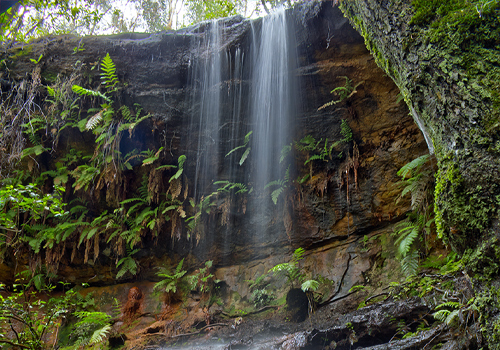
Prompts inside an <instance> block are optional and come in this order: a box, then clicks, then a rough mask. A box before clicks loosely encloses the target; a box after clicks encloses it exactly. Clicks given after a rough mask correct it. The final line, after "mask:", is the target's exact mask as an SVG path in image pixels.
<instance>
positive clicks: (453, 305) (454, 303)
mask: <svg viewBox="0 0 500 350" xmlns="http://www.w3.org/2000/svg"><path fill="white" fill-rule="evenodd" d="M462 306H463V304H462V303H459V302H457V301H446V302H444V303H442V304H439V305H438V306H436V310H437V309H442V308H445V307H447V308H450V309H460V308H461V307H462Z"/></svg>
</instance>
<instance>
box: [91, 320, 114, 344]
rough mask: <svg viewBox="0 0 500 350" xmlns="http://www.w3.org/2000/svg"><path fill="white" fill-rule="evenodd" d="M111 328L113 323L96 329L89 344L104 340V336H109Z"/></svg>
mask: <svg viewBox="0 0 500 350" xmlns="http://www.w3.org/2000/svg"><path fill="white" fill-rule="evenodd" d="M110 330H111V325H109V324H107V325H105V326H104V327H102V328H99V329H96V330H95V331H94V333H93V334H92V337H90V341H89V345H93V344H97V343H100V342H102V340H103V339H104V338H106V337H107V335H108V332H109V331H110Z"/></svg>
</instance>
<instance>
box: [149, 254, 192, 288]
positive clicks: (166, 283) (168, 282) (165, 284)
mask: <svg viewBox="0 0 500 350" xmlns="http://www.w3.org/2000/svg"><path fill="white" fill-rule="evenodd" d="M183 263H184V259H182V260H181V261H180V262H179V264H178V265H177V267H176V268H175V271H174V273H173V274H172V273H171V272H170V269H169V268H166V267H160V268H159V269H160V272H158V273H157V274H156V275H157V276H158V277H162V278H163V280H162V281H160V282H158V283H156V284H155V285H154V287H153V291H159V290H162V291H164V292H166V293H169V292H172V293H176V292H177V287H178V284H179V282H180V279H181V278H182V277H183V276H184V275H185V274H186V272H187V271H186V270H183V269H182V264H183Z"/></svg>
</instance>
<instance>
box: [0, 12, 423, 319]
mask: <svg viewBox="0 0 500 350" xmlns="http://www.w3.org/2000/svg"><path fill="white" fill-rule="evenodd" d="M315 6H316V7H315V8H308V7H307V8H305V9H302V8H300V7H298V8H296V9H295V10H293V11H290V13H289V15H290V16H291V18H292V21H293V22H294V26H293V28H294V34H295V38H296V39H295V40H296V42H295V48H296V50H297V52H298V60H297V66H296V68H294V72H293V75H294V76H295V77H296V78H297V80H298V81H299V86H300V90H299V95H300V98H301V99H300V101H301V103H300V105H301V106H300V108H299V109H298V110H297V111H296V112H295V113H296V114H297V116H296V118H295V120H294V123H295V125H296V128H295V129H294V132H293V139H294V140H300V139H301V138H303V137H304V136H306V135H312V136H313V137H314V138H315V139H316V140H320V139H323V140H325V139H326V138H329V139H330V140H338V139H340V138H341V134H340V130H341V121H342V120H345V121H346V122H347V124H348V125H349V127H350V128H351V130H352V135H353V140H354V143H350V144H349V145H348V146H346V147H345V148H344V149H343V152H344V153H343V155H342V156H341V157H333V158H332V159H331V160H329V161H319V162H310V163H309V164H308V165H304V162H305V161H306V159H307V156H308V155H307V154H304V153H302V154H301V153H297V154H296V155H295V157H294V166H295V172H296V173H295V174H296V175H302V176H303V175H305V174H307V173H310V174H312V176H311V177H310V178H309V179H308V180H307V181H306V182H305V183H303V184H295V185H293V186H290V187H291V191H290V195H289V196H288V197H287V202H285V203H284V204H283V203H281V202H280V203H278V205H276V206H273V207H271V208H272V209H270V210H271V212H270V213H269V216H271V217H272V220H270V221H265V222H264V223H265V224H266V225H268V226H269V227H270V230H269V234H267V235H265V236H264V237H262V238H261V240H259V241H256V240H254V239H253V237H254V235H255V232H254V230H255V227H258V226H259V225H262V223H259V222H256V219H255V218H253V217H252V209H251V208H249V210H248V211H246V212H245V210H244V209H242V207H243V206H246V204H245V203H246V201H247V199H246V197H245V195H244V196H243V197H241V198H236V199H235V202H234V203H230V204H229V206H230V208H231V209H230V210H229V209H227V208H226V209H225V210H226V211H229V214H228V213H226V212H225V211H224V209H221V208H223V206H224V205H225V202H223V201H222V200H219V201H218V202H217V210H216V211H215V215H213V216H211V217H210V218H209V219H207V222H206V229H205V230H203V232H201V233H200V234H199V236H198V237H196V235H195V234H193V235H192V236H191V238H190V239H187V237H188V233H187V232H188V229H187V227H186V225H185V224H184V223H181V224H179V227H180V228H181V229H180V231H179V227H177V231H175V232H174V229H173V228H172V227H171V226H169V225H170V224H165V226H164V228H163V229H162V230H161V231H160V233H159V235H158V237H155V238H153V237H144V241H143V243H142V248H141V251H140V252H139V253H138V254H137V255H136V259H137V261H138V262H139V265H140V273H139V275H138V276H137V277H129V278H128V281H127V282H133V281H135V280H145V281H147V280H155V279H156V277H155V270H154V267H156V266H159V265H162V264H164V263H171V264H172V265H175V264H176V263H177V262H178V261H180V259H181V258H186V263H185V267H187V268H189V269H190V270H193V269H194V268H196V267H199V266H200V264H202V263H203V262H204V261H207V260H213V262H214V266H215V269H214V274H215V276H216V278H217V279H219V280H221V281H223V282H224V283H225V287H227V289H228V291H230V293H229V294H230V295H233V296H234V295H235V294H238V295H240V296H241V297H243V298H249V294H250V293H249V290H248V284H247V282H246V281H247V280H250V279H255V278H256V277H258V276H259V275H260V274H262V273H264V272H265V271H267V270H268V269H269V268H271V267H273V266H274V265H276V264H278V263H282V262H285V261H288V260H289V258H290V256H291V254H292V253H293V251H294V249H296V248H298V247H303V248H305V249H306V257H305V259H304V261H303V263H302V267H303V269H304V271H306V272H307V273H308V274H309V275H310V276H316V275H322V276H324V277H325V278H328V279H330V280H332V281H333V285H334V286H335V289H333V290H332V291H331V293H332V295H333V294H336V295H337V296H339V297H340V296H343V295H345V294H347V291H348V290H349V289H350V288H351V287H352V286H353V285H356V284H360V283H363V282H364V278H365V275H366V274H368V273H369V272H370V270H371V269H372V268H374V264H375V260H376V259H377V258H380V256H381V255H380V251H381V250H385V249H388V247H383V246H382V247H381V246H380V245H378V244H371V243H370V244H367V243H366V242H367V239H364V237H366V238H371V237H375V236H380V235H384V234H387V233H390V232H392V230H393V226H392V225H393V224H394V222H396V221H397V220H400V219H401V218H403V217H404V216H405V213H406V212H407V211H408V209H409V205H408V203H405V202H404V201H403V202H400V203H399V204H398V205H396V202H395V200H396V198H397V196H398V194H399V191H400V190H399V189H398V188H397V186H395V183H396V182H397V181H398V180H399V179H398V177H397V175H396V172H397V170H398V169H399V168H400V167H401V166H403V165H404V164H406V163H408V162H409V161H411V160H412V159H414V158H416V157H418V156H420V155H422V154H424V153H426V152H427V145H426V143H425V140H424V138H423V136H422V134H421V132H420V130H419V129H418V127H417V125H416V124H415V123H414V121H413V119H412V117H411V116H410V114H409V111H408V109H407V107H406V105H405V104H404V102H403V101H401V99H400V98H399V90H398V88H397V87H396V85H395V84H394V83H393V82H392V81H391V79H390V78H389V77H387V76H386V75H385V74H384V72H383V71H382V70H381V69H380V68H379V67H378V66H377V64H376V62H375V60H374V58H373V57H372V56H371V54H370V53H369V52H368V51H367V49H366V48H365V44H364V40H363V38H362V37H361V36H360V35H359V34H358V33H357V32H356V31H355V30H354V29H353V28H352V27H351V26H350V25H349V23H348V22H347V20H346V19H345V18H344V17H343V16H342V14H341V12H340V11H339V10H338V9H337V8H334V7H332V6H331V3H322V4H321V5H317V4H316V5H315ZM307 11H309V13H308V12H307ZM223 23H224V27H225V29H224V35H223V38H222V40H221V41H220V44H219V45H220V48H219V50H220V51H221V52H223V53H224V54H227V55H228V57H232V58H233V59H234V57H235V55H236V52H237V51H238V50H240V52H246V51H245V50H249V48H250V45H251V36H252V30H254V29H253V28H254V27H255V28H258V26H259V25H260V24H259V23H260V22H259V21H257V22H256V23H254V24H252V23H250V22H249V21H246V20H243V19H241V18H238V17H236V18H230V19H226V20H223ZM208 27H209V24H208V23H207V24H201V25H199V26H197V27H194V28H187V29H184V30H181V31H178V32H167V33H159V34H152V35H133V34H132V35H121V36H109V37H90V38H71V37H49V38H45V39H43V40H41V41H40V42H38V43H33V44H31V45H30V47H31V53H30V55H28V56H25V57H24V56H17V57H14V54H15V52H18V51H16V50H19V48H17V49H9V50H7V51H5V52H4V53H3V58H6V60H7V61H6V62H7V67H8V70H3V71H2V79H3V80H2V81H3V82H5V83H6V84H7V82H8V85H9V86H17V85H19V84H21V82H22V81H23V80H29V79H30V74H31V72H32V71H33V69H34V67H33V63H31V62H30V61H29V58H30V57H31V56H33V57H35V56H36V57H38V56H39V55H40V54H43V60H42V61H41V62H40V64H39V66H37V67H35V69H38V68H39V69H40V76H41V84H40V85H39V86H38V92H37V94H38V95H37V96H38V97H37V98H39V99H40V100H43V98H44V97H45V89H44V88H43V85H50V84H51V83H52V82H54V81H55V79H56V76H59V77H60V79H68V78H69V77H70V76H71V75H72V74H73V75H74V76H75V78H74V79H73V83H75V84H80V85H82V86H85V84H86V82H90V84H89V85H92V84H93V86H97V85H96V81H97V80H98V77H97V74H98V72H97V69H95V70H94V69H93V67H94V66H96V65H97V62H98V61H99V60H100V59H101V58H102V57H103V56H104V55H105V54H106V53H109V55H110V57H112V59H113V61H114V63H115V64H116V69H117V73H118V75H119V78H120V81H122V82H123V83H125V84H126V85H125V87H124V88H123V90H121V95H120V98H121V100H122V103H124V104H126V105H129V106H132V105H133V104H134V103H138V104H140V105H141V107H142V108H143V109H144V111H145V112H147V113H150V114H151V116H152V117H151V118H150V119H147V120H145V121H143V122H142V123H141V124H139V125H138V126H137V129H136V130H135V133H134V136H131V137H128V136H123V138H122V141H121V144H120V150H121V151H122V153H127V152H128V151H130V150H131V149H134V148H135V149H137V150H139V151H146V150H148V149H152V150H158V149H159V148H160V147H164V151H163V152H162V153H161V156H160V160H159V161H160V162H161V163H162V164H174V165H177V163H176V162H177V159H178V157H179V156H180V155H183V154H185V155H186V156H187V161H186V165H185V172H184V175H185V178H184V179H183V180H182V181H183V186H184V187H183V188H184V189H185V190H186V191H193V184H194V179H193V178H194V176H195V174H196V164H197V159H196V157H197V156H196V154H197V153H196V152H197V149H196V142H195V138H196V137H197V136H196V134H193V133H191V134H189V132H190V129H189V128H190V126H189V125H186V120H188V119H189V118H190V115H193V113H196V109H197V108H200V107H199V106H198V104H197V101H194V102H193V101H192V99H191V98H190V96H191V95H190V94H191V93H192V89H193V86H194V85H193V83H192V81H191V80H190V79H191V75H192V74H193V73H192V71H191V70H192V67H193V64H194V63H193V60H195V58H196V57H198V56H200V55H203V54H204V53H203V52H200V51H199V49H200V46H199V44H198V43H199V40H202V39H203V37H204V36H206V35H208V34H207V30H208V29H207V28H208ZM82 44H84V45H83V47H84V48H85V50H84V51H78V50H74V49H75V48H78V47H82ZM229 67H232V68H234V66H231V65H230V66H229ZM75 72H76V73H75ZM75 74H76V75H75ZM344 77H347V78H348V79H349V80H351V81H352V84H353V85H356V90H355V92H354V93H352V94H351V96H349V97H348V98H346V99H345V100H343V101H342V102H339V103H337V104H334V105H332V106H330V107H327V108H324V109H321V110H318V108H319V107H320V106H322V105H323V104H325V103H327V102H329V101H331V100H333V99H338V98H339V97H338V96H336V95H334V94H331V93H330V91H331V90H333V89H334V88H336V87H339V86H344V84H345V82H346V79H345V78H344ZM252 84H255V82H253V81H251V80H249V76H248V75H245V74H242V76H241V80H239V81H235V80H234V79H233V80H228V81H227V86H229V87H232V88H235V87H238V88H241V91H242V94H243V101H242V102H241V103H242V105H247V104H249V101H248V98H249V97H248V96H247V95H245V93H248V89H249V86H251V85H252ZM6 86H7V85H5V87H6ZM221 89H223V90H222V91H223V92H224V93H228V94H229V92H227V91H228V88H226V87H222V88H221ZM224 89H226V90H224ZM228 108H229V107H228ZM84 111H85V110H84V109H83V108H82V113H84ZM246 117H248V116H247V115H246V113H245V112H242V118H241V120H240V121H239V123H240V124H241V125H243V126H244V125H246V124H248V123H250V122H249V121H248V120H247V119H245V118H246ZM224 125H226V124H223V126H224ZM223 126H221V128H222V127H223ZM243 126H242V128H243ZM242 130H243V129H242ZM242 135H244V133H242V132H241V131H240V133H239V136H240V139H239V140H237V141H238V142H240V143H241V136H242ZM195 136H196V137H195ZM93 142H94V140H93V135H91V134H90V133H89V132H86V133H81V132H80V131H78V129H76V128H72V129H66V130H63V131H62V132H61V133H60V136H59V138H58V143H57V148H55V149H54V151H53V152H52V153H51V154H48V155H46V156H44V158H43V159H38V161H39V166H40V169H39V170H36V169H35V170H34V171H40V172H41V171H44V170H47V169H52V168H53V167H54V164H55V162H56V161H58V160H59V159H60V158H61V157H62V156H63V154H65V152H67V151H68V150H69V149H76V150H82V151H85V152H87V153H89V154H92V152H93V149H94V145H93ZM220 143H221V145H222V146H221V147H220V149H219V151H218V153H217V154H209V155H208V157H210V158H211V159H212V158H213V159H224V155H225V154H227V153H228V151H229V150H231V148H232V147H234V145H235V144H234V143H231V142H228V141H227V140H221V141H220ZM355 148H357V151H356V149H355ZM358 152H359V153H358ZM215 162H216V161H215V160H214V164H216V163H215ZM353 162H354V163H353ZM353 164H355V165H354V166H353ZM24 165H26V164H24ZM26 166H28V165H26ZM252 166H253V164H252V161H251V160H250V161H249V162H247V164H246V165H245V167H246V168H245V167H243V168H240V167H236V168H235V169H236V170H234V171H236V172H240V173H242V176H244V174H245V173H246V172H250V171H258V169H257V170H255V169H252ZM230 169H232V168H226V167H223V166H222V165H221V166H220V167H219V168H218V169H217V173H218V174H219V176H220V179H225V178H226V176H227V174H228V173H229V172H230ZM242 169H244V170H242ZM152 173H154V170H153V169H152V168H148V167H143V166H141V165H140V163H139V164H135V165H133V170H130V171H124V172H123V175H122V180H120V181H121V182H120V183H119V184H114V183H113V180H110V181H109V182H108V183H107V184H106V186H101V187H98V186H97V185H96V186H91V190H89V191H86V192H85V191H83V192H82V191H79V192H77V193H75V191H74V188H73V187H72V186H71V185H72V183H71V182H70V183H68V185H67V194H66V196H67V197H66V199H68V200H70V199H72V198H73V197H74V196H81V197H83V198H85V199H86V200H87V203H89V206H91V207H92V211H93V212H94V213H93V215H94V216H98V213H99V211H102V210H104V209H110V208H112V207H113V204H116V203H118V202H120V201H122V200H125V199H127V198H129V195H130V193H132V192H133V191H134V190H136V189H137V188H138V187H139V185H140V181H141V177H142V176H143V175H144V174H146V175H147V176H149V175H150V174H152ZM169 178H170V177H169V176H167V174H163V173H162V174H160V175H158V176H157V178H156V180H155V181H157V183H158V184H157V187H156V189H155V191H156V192H158V193H159V192H165V191H167V190H169V186H170V184H169ZM209 180H210V181H211V180H212V179H209ZM189 196H193V194H192V193H191V192H190V194H189ZM268 201H269V199H268ZM228 215H229V216H228ZM223 221H224V222H228V221H229V222H230V224H229V225H224V224H223ZM72 239H73V240H75V241H77V240H78V238H77V237H76V238H72ZM72 245H76V243H75V242H73V241H68V242H67V247H65V248H63V249H62V251H61V252H60V259H59V265H58V269H57V274H58V276H59V278H60V279H62V280H64V281H68V282H72V283H81V282H90V283H92V284H95V285H101V286H102V285H106V284H114V283H116V281H115V278H114V277H115V274H116V271H117V269H116V268H115V260H117V259H116V258H115V257H114V256H113V255H112V254H110V250H111V248H109V247H107V246H106V244H104V243H101V245H100V251H101V254H100V255H98V256H96V257H95V258H94V259H86V258H84V256H85V255H87V252H86V249H85V247H83V246H82V247H80V248H76V252H75V253H74V254H75V255H74V256H72V252H71V249H70V248H69V247H70V246H72ZM102 252H106V253H102ZM29 254H31V253H29V252H27V250H24V255H15V256H14V255H10V254H7V255H6V258H5V260H4V262H3V265H2V268H1V270H0V278H1V280H4V281H8V280H11V279H12V275H13V273H14V272H15V271H14V269H15V266H19V265H23V264H27V260H28V256H29ZM84 260H87V262H86V263H84ZM379 263H380V261H379ZM18 269H19V268H18ZM141 283H142V284H144V285H142V288H143V290H144V291H150V288H151V286H150V285H148V284H147V282H141ZM146 285H147V286H146ZM104 290H105V289H104ZM231 293H232V294H231ZM146 294H148V293H146ZM125 297H126V295H125V294H124V293H121V294H120V296H119V298H120V301H121V302H122V303H125V301H126V300H125ZM145 300H146V303H149V304H148V305H150V304H151V303H153V304H154V303H158V300H156V299H154V298H152V299H151V297H150V296H149V294H148V295H146V296H145ZM148 308H149V309H151V310H154V307H151V305H150V306H148ZM149 309H148V310H149ZM150 321H152V320H150Z"/></svg>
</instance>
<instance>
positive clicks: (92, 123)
mask: <svg viewBox="0 0 500 350" xmlns="http://www.w3.org/2000/svg"><path fill="white" fill-rule="evenodd" d="M101 120H102V111H99V112H98V113H96V114H94V115H93V116H92V117H90V118H89V120H88V121H87V124H85V129H86V130H93V129H95V127H96V126H97V124H99V122H100V121H101Z"/></svg>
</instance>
